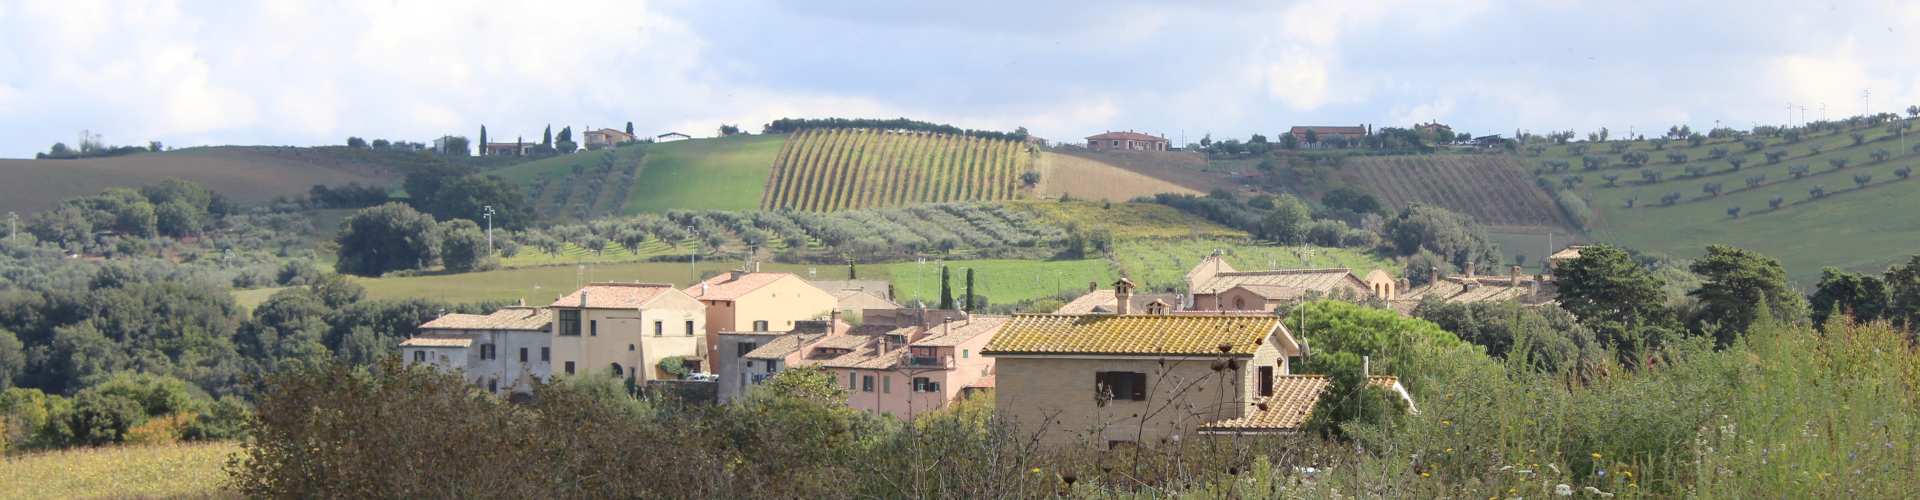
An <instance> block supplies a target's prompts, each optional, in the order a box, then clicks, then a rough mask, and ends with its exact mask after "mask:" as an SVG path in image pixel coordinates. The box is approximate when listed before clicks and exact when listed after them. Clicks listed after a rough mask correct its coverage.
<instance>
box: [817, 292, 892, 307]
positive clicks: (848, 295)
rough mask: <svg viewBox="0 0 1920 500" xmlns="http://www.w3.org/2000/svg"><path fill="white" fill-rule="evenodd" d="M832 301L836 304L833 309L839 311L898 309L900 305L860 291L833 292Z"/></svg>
mask: <svg viewBox="0 0 1920 500" xmlns="http://www.w3.org/2000/svg"><path fill="white" fill-rule="evenodd" d="M833 300H834V303H835V304H836V306H835V308H836V309H840V310H848V309H851V310H855V311H864V310H867V309H897V308H899V307H900V304H895V303H893V301H891V300H887V299H886V298H885V297H881V296H879V295H874V294H873V293H872V292H866V291H861V290H840V291H836V292H833Z"/></svg>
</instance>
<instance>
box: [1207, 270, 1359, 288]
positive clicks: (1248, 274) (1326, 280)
mask: <svg viewBox="0 0 1920 500" xmlns="http://www.w3.org/2000/svg"><path fill="white" fill-rule="evenodd" d="M1359 279H1360V278H1359V277H1356V276H1354V275H1353V271H1352V270H1350V269H1346V268H1334V269H1282V270H1274V271H1241V272H1225V273H1220V274H1217V275H1214V277H1213V279H1210V280H1207V282H1206V283H1201V284H1200V286H1199V287H1198V288H1195V289H1194V290H1193V293H1220V292H1222V291H1226V289H1228V288H1233V287H1236V286H1240V285H1269V286H1288V287H1294V288H1300V289H1304V290H1317V291H1321V292H1326V291H1331V290H1333V287H1335V286H1337V285H1339V284H1340V283H1342V282H1354V283H1355V284H1358V283H1357V282H1358V281H1359Z"/></svg>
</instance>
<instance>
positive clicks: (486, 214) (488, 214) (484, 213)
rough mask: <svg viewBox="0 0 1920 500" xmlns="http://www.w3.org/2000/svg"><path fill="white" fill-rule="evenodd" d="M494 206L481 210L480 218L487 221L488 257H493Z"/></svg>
mask: <svg viewBox="0 0 1920 500" xmlns="http://www.w3.org/2000/svg"><path fill="white" fill-rule="evenodd" d="M493 213H494V212H493V205H487V206H485V207H482V208H481V211H480V217H483V218H485V219H487V255H489V256H491V255H493Z"/></svg>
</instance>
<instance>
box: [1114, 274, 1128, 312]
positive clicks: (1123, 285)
mask: <svg viewBox="0 0 1920 500" xmlns="http://www.w3.org/2000/svg"><path fill="white" fill-rule="evenodd" d="M1113 300H1114V302H1115V303H1114V305H1113V314H1114V315H1117V316H1126V315H1128V314H1131V313H1132V312H1133V311H1132V309H1133V281H1132V280H1129V279H1126V278H1120V281H1115V282H1113Z"/></svg>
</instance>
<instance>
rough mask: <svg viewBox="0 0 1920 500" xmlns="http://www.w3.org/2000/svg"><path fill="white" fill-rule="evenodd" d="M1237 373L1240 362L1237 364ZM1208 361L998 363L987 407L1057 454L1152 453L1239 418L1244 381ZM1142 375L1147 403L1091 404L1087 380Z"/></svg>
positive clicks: (1006, 359)
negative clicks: (1130, 448)
mask: <svg viewBox="0 0 1920 500" xmlns="http://www.w3.org/2000/svg"><path fill="white" fill-rule="evenodd" d="M1237 359H1238V360H1239V361H1240V363H1241V367H1242V372H1244V371H1245V366H1246V365H1245V363H1246V362H1248V361H1250V358H1248V357H1244V356H1242V357H1239V358H1237ZM1214 361H1215V359H1204V358H1203V359H1187V360H1168V361H1166V362H1165V363H1164V364H1162V363H1160V362H1158V361H1156V360H1155V359H1151V358H1141V359H1072V358H1064V357H1050V358H1017V357H1014V358H1010V357H998V358H996V359H995V361H994V370H995V372H996V379H995V380H996V384H997V386H996V388H995V390H994V393H995V399H994V407H995V409H996V410H997V411H999V412H1000V414H1001V415H1004V416H1007V417H1010V418H1012V419H1013V421H1014V424H1015V425H1017V426H1018V427H1019V428H1020V431H1021V432H1022V433H1023V434H1024V433H1032V432H1040V431H1044V432H1043V433H1042V435H1041V442H1042V444H1043V445H1045V446H1049V447H1057V446H1066V445H1074V444H1087V445H1092V446H1096V447H1103V446H1106V444H1107V442H1109V441H1129V442H1136V440H1137V442H1140V443H1142V444H1147V445H1158V444H1159V443H1160V442H1161V440H1162V439H1171V438H1173V437H1174V436H1176V435H1179V436H1182V437H1190V436H1193V435H1194V432H1193V430H1194V429H1195V428H1197V427H1199V426H1200V425H1202V424H1205V423H1207V422H1211V421H1214V420H1220V419H1227V418H1235V417H1239V416H1240V415H1241V414H1242V412H1243V410H1244V407H1245V405H1244V404H1242V403H1240V400H1241V399H1244V397H1245V394H1246V391H1247V389H1248V387H1247V385H1246V384H1247V381H1248V380H1250V378H1247V377H1243V376H1241V375H1240V374H1238V373H1235V372H1229V371H1222V372H1215V371H1213V369H1212V364H1213V363H1214ZM1102 371H1133V372H1140V373H1145V374H1146V378H1147V400H1146V401H1131V400H1120V399H1116V400H1113V401H1109V402H1107V404H1106V405H1105V406H1099V405H1097V404H1096V403H1095V392H1094V373H1095V372H1102Z"/></svg>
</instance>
